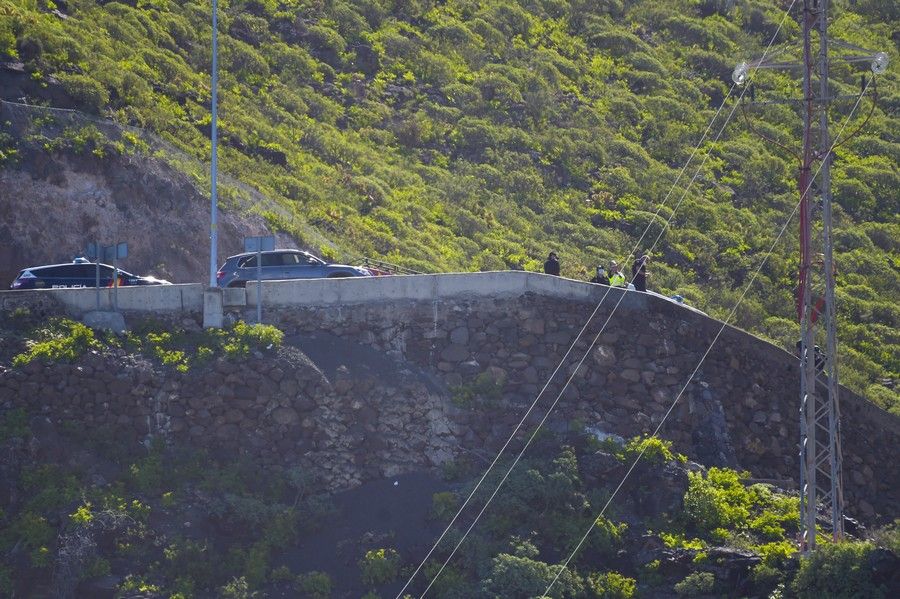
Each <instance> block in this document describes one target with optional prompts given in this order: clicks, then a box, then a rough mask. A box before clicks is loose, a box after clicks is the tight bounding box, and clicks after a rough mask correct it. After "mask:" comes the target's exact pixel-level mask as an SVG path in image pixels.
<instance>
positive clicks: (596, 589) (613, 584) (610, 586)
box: [587, 572, 637, 599]
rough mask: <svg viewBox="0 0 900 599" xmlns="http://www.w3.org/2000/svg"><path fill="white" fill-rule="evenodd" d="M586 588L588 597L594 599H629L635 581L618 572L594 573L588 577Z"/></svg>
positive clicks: (632, 595)
mask: <svg viewBox="0 0 900 599" xmlns="http://www.w3.org/2000/svg"><path fill="white" fill-rule="evenodd" d="M587 586H588V589H589V590H590V596H591V597H595V598H596V599H631V598H632V597H634V596H635V589H636V588H637V581H636V580H635V579H633V578H628V577H627V576H622V575H621V574H619V573H618V572H603V573H602V574H601V573H600V572H595V573H594V574H591V575H590V576H588V581H587Z"/></svg>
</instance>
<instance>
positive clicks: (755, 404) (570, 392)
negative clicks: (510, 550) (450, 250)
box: [267, 293, 900, 519]
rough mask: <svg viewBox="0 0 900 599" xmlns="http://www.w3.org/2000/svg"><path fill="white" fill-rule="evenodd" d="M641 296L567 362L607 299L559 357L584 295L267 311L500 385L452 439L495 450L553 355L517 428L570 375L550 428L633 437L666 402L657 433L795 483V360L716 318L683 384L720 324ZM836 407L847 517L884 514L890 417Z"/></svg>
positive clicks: (461, 378)
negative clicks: (499, 390) (579, 297)
mask: <svg viewBox="0 0 900 599" xmlns="http://www.w3.org/2000/svg"><path fill="white" fill-rule="evenodd" d="M645 297H646V298H647V300H648V301H647V302H646V303H636V302H631V303H629V302H623V303H622V304H621V305H620V307H619V308H618V309H617V310H616V312H615V314H614V316H613V318H612V319H611V320H610V321H609V322H608V324H606V325H605V328H604V330H603V332H602V334H601V335H600V336H599V338H598V340H597V344H596V345H595V347H594V348H593V349H592V350H591V351H590V353H589V354H588V356H587V357H586V359H584V362H583V364H582V365H581V366H580V367H578V362H579V360H581V359H582V357H584V355H585V350H586V348H587V347H588V345H589V342H590V341H591V340H592V339H593V338H594V337H595V336H596V334H597V332H598V331H599V330H600V328H601V327H604V323H606V322H607V319H608V315H609V313H610V310H611V308H612V306H613V305H614V304H613V302H608V304H604V306H603V307H602V308H601V310H600V311H599V312H598V313H597V314H596V315H595V316H594V318H593V319H592V321H591V325H590V326H589V327H588V328H587V330H586V331H585V334H584V335H583V336H582V341H581V342H579V343H578V344H577V345H576V347H575V350H574V351H573V352H572V353H571V354H570V355H569V356H568V357H567V358H565V359H564V356H565V352H566V351H567V349H568V348H569V345H570V343H571V342H572V341H573V340H574V338H575V337H576V335H577V334H578V332H579V330H580V328H581V327H582V326H583V324H584V322H585V321H586V320H587V319H588V317H589V315H590V314H591V312H592V310H593V309H594V306H595V305H596V304H595V303H594V302H590V303H588V302H580V301H575V300H568V301H567V300H560V299H550V298H546V297H543V296H539V295H535V294H529V293H526V294H524V295H522V296H521V297H518V298H502V299H482V298H472V299H456V300H453V301H432V302H386V303H381V304H366V305H361V306H352V307H349V308H346V309H336V310H330V311H325V310H322V309H317V308H308V309H298V308H293V307H292V308H280V309H270V310H269V311H268V312H267V314H268V319H269V320H271V321H272V322H274V323H275V324H277V325H278V326H279V327H281V328H282V329H284V330H285V331H287V332H288V333H289V334H290V333H294V332H311V331H328V332H329V333H332V334H336V335H340V336H342V337H345V338H348V339H353V340H354V341H356V342H358V343H361V344H365V345H369V346H372V347H375V348H377V349H379V350H381V351H384V352H386V353H387V354H390V355H394V356H396V357H397V359H399V360H402V361H405V362H408V363H412V364H415V365H417V366H418V367H420V368H422V369H425V370H429V371H433V372H436V373H438V374H439V376H440V378H441V380H442V381H443V383H444V384H445V385H446V387H447V388H448V389H449V390H450V391H451V394H453V393H454V390H456V395H457V396H459V395H460V391H461V390H477V389H478V388H481V387H482V386H483V384H484V382H485V381H486V380H496V381H503V385H502V394H501V397H500V398H499V399H498V400H497V401H496V402H495V405H492V402H491V401H490V400H483V401H478V400H475V401H474V403H473V404H472V405H471V406H470V407H469V408H468V409H464V410H462V412H461V413H460V414H457V415H455V420H456V421H457V422H458V423H459V425H460V426H461V428H460V430H461V431H462V433H463V436H462V437H461V439H460V441H461V445H462V446H463V447H467V448H470V449H483V450H485V451H486V452H487V453H488V454H491V452H493V451H494V449H495V448H497V447H499V446H501V445H502V443H503V442H505V441H506V439H507V438H508V436H509V434H510V433H511V432H512V430H513V428H514V427H515V425H516V424H517V423H518V422H519V420H520V419H521V417H522V415H523V414H524V412H525V409H526V408H527V407H528V406H529V405H530V404H531V402H532V401H533V400H534V398H535V397H536V396H537V394H538V393H539V392H540V391H541V389H542V388H543V386H544V384H545V383H546V382H547V381H548V379H549V378H550V375H551V373H552V372H553V371H554V369H555V368H556V366H557V365H558V364H559V363H560V362H562V367H561V368H560V370H559V372H558V374H557V375H556V376H555V377H554V379H553V381H552V383H551V385H550V386H549V388H548V389H547V391H545V392H544V393H543V395H542V397H541V399H540V401H538V403H537V407H536V409H535V411H534V412H533V413H532V415H531V416H530V417H529V422H530V423H531V424H530V425H529V426H528V427H526V428H528V429H529V430H528V432H529V433H530V430H531V429H533V426H534V424H536V423H537V421H539V420H540V418H542V417H543V415H544V414H545V413H546V411H547V409H548V408H549V406H550V405H551V404H552V403H553V401H554V400H556V398H557V397H558V395H559V389H560V388H561V387H562V383H563V382H564V381H565V380H566V379H567V378H568V377H569V376H572V382H571V384H570V385H569V386H568V388H567V389H566V391H565V392H564V393H563V394H562V396H561V397H560V399H559V404H558V405H557V406H556V408H555V409H554V410H553V412H552V413H551V416H550V418H549V419H548V423H547V424H546V425H545V426H548V427H550V428H554V429H560V428H565V427H567V426H570V425H571V423H572V422H573V421H578V422H580V423H582V424H584V425H587V426H589V427H595V428H598V429H600V430H603V431H607V432H614V433H616V434H619V435H622V436H630V435H637V434H646V433H651V432H653V431H654V430H655V429H656V427H657V425H658V424H659V422H660V421H661V419H662V418H663V417H664V416H665V414H666V413H667V411H668V410H669V409H670V408H672V411H671V414H670V415H669V417H668V419H667V421H666V423H665V424H664V426H663V428H662V429H661V432H660V434H661V436H663V437H665V438H668V439H671V440H672V441H674V442H675V445H676V447H677V448H678V449H679V450H680V451H683V452H684V453H687V454H689V455H690V456H692V457H693V458H694V459H697V460H698V461H701V462H703V463H705V464H709V465H716V464H718V465H728V466H732V467H739V468H746V469H748V470H750V471H751V472H752V473H753V475H754V476H756V477H761V478H772V479H779V480H789V481H796V480H797V476H798V472H799V457H798V449H797V446H798V439H799V422H798V394H799V391H798V380H799V374H798V365H797V360H796V359H795V357H794V356H792V355H791V354H789V353H787V352H784V351H782V350H780V349H778V348H777V347H774V346H773V345H771V344H769V343H767V342H764V341H762V340H760V339H757V338H755V337H753V336H752V335H749V334H747V333H745V332H743V331H740V330H737V329H734V328H731V327H725V329H724V330H722V333H721V336H720V338H719V339H718V341H717V342H716V344H715V346H714V347H713V350H712V351H711V352H710V353H709V355H708V356H707V357H706V359H705V360H704V362H703V365H702V367H701V368H700V369H699V371H698V372H697V374H696V376H695V377H694V378H693V381H692V382H691V384H689V385H687V383H688V380H689V378H690V375H691V373H692V372H693V371H694V369H695V368H696V366H697V364H698V363H699V361H700V358H701V356H702V355H703V353H704V352H705V351H706V349H707V348H708V347H709V346H710V344H711V343H712V340H713V338H714V337H715V336H716V335H717V334H718V333H719V331H720V329H721V323H719V322H717V321H714V320H712V319H709V318H707V317H705V316H703V315H700V314H697V313H695V312H692V311H690V310H687V309H684V308H683V307H681V306H678V305H677V304H674V303H672V302H669V301H666V300H663V299H659V298H653V297H650V296H645ZM573 373H574V374H573ZM479 383H481V385H479ZM686 385H687V386H686ZM685 386H686V387H685ZM682 390H683V393H682ZM679 394H682V395H681V397H680V399H679V400H678V401H677V403H676V402H674V400H675V398H676V396H678V395H679ZM673 403H674V407H672V406H673ZM842 409H843V452H844V463H845V471H844V481H845V493H846V497H847V501H848V505H849V511H850V513H855V514H858V515H860V516H863V517H865V518H867V519H871V518H873V517H875V515H876V513H878V514H880V515H882V516H887V517H890V516H891V515H893V516H896V515H897V512H898V509H897V508H898V506H900V472H898V470H897V468H893V467H891V466H889V465H890V464H892V463H893V460H894V459H895V458H896V451H897V449H896V448H897V447H898V442H900V420H898V419H897V418H895V417H893V416H891V415H888V414H886V413H885V412H883V411H882V410H880V409H878V408H877V407H875V406H874V405H872V404H870V403H869V402H867V401H865V400H863V399H862V398H860V397H857V396H855V395H853V394H851V393H850V392H849V391H846V390H843V395H842ZM491 455H493V454H491Z"/></svg>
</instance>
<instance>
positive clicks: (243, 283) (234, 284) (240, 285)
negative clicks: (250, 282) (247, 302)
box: [228, 281, 247, 289]
mask: <svg viewBox="0 0 900 599" xmlns="http://www.w3.org/2000/svg"><path fill="white" fill-rule="evenodd" d="M228 286H229V287H238V288H241V289H243V288H244V287H246V286H247V281H234V282H231V283H229V284H228Z"/></svg>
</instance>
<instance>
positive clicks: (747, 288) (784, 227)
mask: <svg viewBox="0 0 900 599" xmlns="http://www.w3.org/2000/svg"><path fill="white" fill-rule="evenodd" d="M874 79H875V77H874V76H873V77H872V80H874ZM870 84H871V81H870V82H869V83H867V84H866V86H865V87H864V88H863V91H862V93H861V94H860V95H859V97H858V98H857V99H856V104H854V106H853V109H852V110H851V111H850V113H849V114H848V115H847V118H846V119H844V123H843V125H841V129H840V131H838V134H837V136H835V138H834V141H833V142H832V143H831V147H829V149H828V152H827V153H826V154H825V155H824V156H823V157H822V159H821V162H820V163H819V168H818V169H817V170H816V172H815V174H814V175H813V176H812V178H810V181H809V184H808V185H807V187H806V189H804V190H803V193H801V194H800V197H801V198H803V197H804V196H805V195H806V194H807V193H809V190H810V188H811V187H812V184H813V181H815V179H816V177H817V176H818V174H819V171H820V170H822V165H823V164H824V163H825V161H826V160H828V159H829V158H830V157H831V153H832V152H833V151H834V148H835V146H836V145H837V144H838V141H839V140H840V138H841V135H842V134H843V132H844V129H845V128H846V127H847V124H848V123H849V122H850V119H851V118H852V117H853V114H854V113H855V112H856V109H857V108H858V107H859V103H860V101H861V100H862V98H863V96H864V95H865V93H866V91H867V90H868V88H869V85H870ZM799 207H800V201H798V202H797V203H796V204H794V209H793V210H791V213H790V214H789V215H788V217H787V219H786V220H785V222H784V224H783V225H782V227H781V229H780V230H779V231H778V235H777V236H776V237H775V240H774V241H773V242H772V244H771V246H770V247H769V250H768V251H767V252H766V255H765V256H764V257H763V259H762V261H761V262H760V263H759V266H758V267H757V268H756V270H755V271H754V272H753V276H752V277H750V281H749V282H748V283H747V285H746V286H745V287H744V291H743V292H742V293H741V296H740V298H738V301H737V303H735V305H734V307H733V308H732V309H731V312H730V313H729V314H728V317H727V318H726V319H725V320H724V321H723V322H722V326H721V327H720V328H719V331H718V332H717V333H716V336H715V337H714V338H713V340H712V343H710V344H709V347H708V348H707V349H706V351H705V352H704V353H703V356H701V358H700V361H699V362H698V363H697V367H696V368H694V370H693V372H691V375H690V376H689V377H688V379H687V382H685V384H684V386H683V387H682V388H681V391H679V392H678V394H677V395H676V396H675V399H674V400H673V401H672V404H671V405H670V406H669V409H668V410H667V411H666V413H665V414H664V415H663V418H662V420H660V422H659V424H658V425H657V426H656V430H654V431H653V434H652V435H651V436H650V438H651V439H652V438H656V436H657V435H658V434H659V431H660V430H661V429H662V427H663V425H664V424H665V423H666V420H667V419H668V418H669V415H670V414H671V413H672V410H674V409H675V406H676V405H677V403H678V400H679V399H681V396H682V395H683V394H684V392H685V390H686V389H687V388H688V386H689V385H690V384H691V381H692V380H693V379H694V377H695V376H696V375H697V372H698V371H699V370H700V367H701V366H702V365H703V362H704V361H705V360H706V358H707V356H709V353H710V352H711V351H712V349H713V347H714V346H715V344H716V342H717V341H718V340H719V337H720V336H721V335H722V332H723V331H724V330H725V327H726V326H728V323H729V322H730V321H731V319H732V318H733V317H734V315H735V313H736V312H737V310H738V308H740V306H741V304H742V303H743V302H744V298H745V297H746V296H747V292H748V291H750V288H751V287H752V286H753V283H754V282H756V278H757V277H758V276H759V273H760V272H761V271H762V269H763V267H764V266H765V265H766V262H768V260H769V257H770V256H771V255H772V252H773V251H774V250H775V246H777V245H778V242H779V241H781V237H782V236H783V235H784V232H785V231H786V230H787V227H788V225H789V224H790V223H791V221H792V220H793V219H794V215H795V214H797V209H798V208H799ZM645 451H646V446H645V447H644V448H642V449H641V451H640V453H638V455H637V457H635V459H634V461H633V462H632V464H631V466H630V467H629V468H628V471H627V472H625V475H624V476H623V477H622V480H621V482H620V483H619V484H618V485H617V486H616V489H615V491H613V492H612V495H610V496H609V499H608V500H607V501H606V504H605V505H604V506H603V509H601V510H600V512H599V513H598V514H597V516H596V517H595V518H593V519H592V520H591V524H590V525H589V526H588V529H587V531H586V532H585V533H584V535H583V536H582V537H581V539H580V540H579V541H578V544H576V545H575V549H573V550H572V553H570V554H569V557H567V558H566V560H565V561H564V562H563V563H562V567H561V568H560V569H559V570H558V571H557V573H556V575H555V576H554V577H553V580H552V581H551V582H550V584H549V585H548V586H547V589H546V590H545V591H544V595H547V596H549V593H550V589H551V588H552V587H553V585H554V584H556V581H557V580H559V577H560V575H561V574H562V573H563V572H564V571H565V570H566V569H567V568H568V567H569V563H570V562H571V561H572V559H574V557H575V555H576V554H577V553H578V551H579V550H580V549H581V546H582V545H583V544H584V542H585V541H586V540H587V538H588V536H589V535H590V534H591V531H593V530H594V527H595V526H596V523H597V520H598V519H599V518H600V517H602V516H603V514H604V513H606V510H607V509H608V508H609V506H610V505H611V504H612V501H613V499H615V497H616V495H617V494H618V492H619V491H620V490H621V489H622V486H623V485H624V484H625V482H626V481H627V480H628V477H629V476H631V473H632V472H633V471H634V469H635V467H636V466H637V465H638V462H640V461H641V458H643V456H644V452H645Z"/></svg>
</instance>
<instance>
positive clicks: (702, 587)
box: [675, 572, 716, 597]
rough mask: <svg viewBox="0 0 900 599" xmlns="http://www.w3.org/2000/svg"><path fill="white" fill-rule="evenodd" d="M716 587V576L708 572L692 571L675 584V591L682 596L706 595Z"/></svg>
mask: <svg viewBox="0 0 900 599" xmlns="http://www.w3.org/2000/svg"><path fill="white" fill-rule="evenodd" d="M715 587H716V578H715V576H713V575H712V574H711V573H710V572H692V573H691V574H688V575H687V576H686V577H685V578H684V580H682V581H681V582H678V583H676V584H675V592H676V593H678V594H679V595H680V596H682V597H696V596H698V595H707V594H709V593H711V592H712V591H713V589H715Z"/></svg>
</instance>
